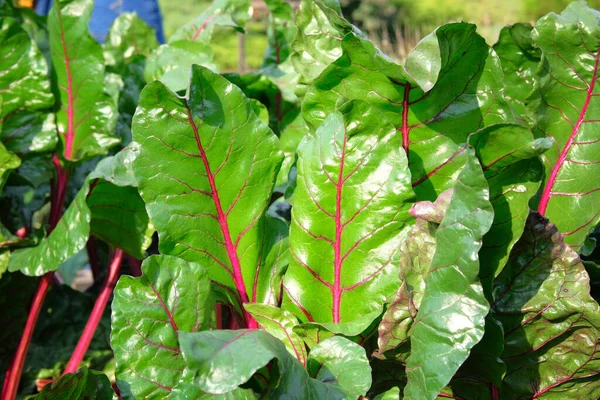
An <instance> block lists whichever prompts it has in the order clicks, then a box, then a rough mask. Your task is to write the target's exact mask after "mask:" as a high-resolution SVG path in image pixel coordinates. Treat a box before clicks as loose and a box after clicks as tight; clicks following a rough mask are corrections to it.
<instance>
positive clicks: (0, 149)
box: [0, 143, 21, 190]
mask: <svg viewBox="0 0 600 400" xmlns="http://www.w3.org/2000/svg"><path fill="white" fill-rule="evenodd" d="M19 165H21V160H20V159H19V157H17V156H15V155H14V154H13V153H11V152H10V151H8V150H6V147H4V145H2V143H0V190H2V188H3V187H4V184H5V183H6V180H7V179H8V175H9V171H11V170H13V169H15V168H18V167H19Z"/></svg>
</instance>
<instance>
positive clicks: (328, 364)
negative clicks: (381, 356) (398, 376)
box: [306, 336, 371, 399]
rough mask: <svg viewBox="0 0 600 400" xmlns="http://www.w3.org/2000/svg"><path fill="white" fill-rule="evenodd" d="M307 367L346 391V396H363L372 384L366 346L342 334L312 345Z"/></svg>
mask: <svg viewBox="0 0 600 400" xmlns="http://www.w3.org/2000/svg"><path fill="white" fill-rule="evenodd" d="M306 369H307V370H308V373H309V374H310V375H311V376H312V377H314V378H315V379H318V380H320V381H321V382H323V383H325V384H326V385H330V386H332V387H334V388H335V389H336V390H338V391H340V392H342V393H345V394H346V396H347V398H348V399H355V398H360V397H361V396H364V395H365V394H366V393H367V390H369V388H370V387H371V367H370V366H369V360H367V355H366V354H365V349H363V348H362V347H361V346H359V345H358V344H356V343H352V342H351V341H349V340H348V339H346V338H343V337H341V336H334V337H332V338H329V339H326V340H324V341H322V342H321V343H319V344H318V345H316V346H315V347H313V348H312V349H311V351H310V355H309V357H308V362H307V365H306Z"/></svg>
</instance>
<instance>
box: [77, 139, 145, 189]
mask: <svg viewBox="0 0 600 400" xmlns="http://www.w3.org/2000/svg"><path fill="white" fill-rule="evenodd" d="M138 153H139V145H138V144H137V143H135V142H132V143H131V144H129V145H128V146H127V147H125V148H123V149H122V150H121V151H119V152H118V153H117V154H115V155H114V156H110V157H106V158H103V159H102V160H100V162H98V164H96V168H95V169H94V171H92V172H91V173H90V175H89V176H88V179H90V180H91V179H97V178H101V179H104V180H105V181H107V182H110V183H112V184H113V185H117V186H132V187H137V181H136V180H135V176H134V174H133V160H135V158H136V157H137V154H138Z"/></svg>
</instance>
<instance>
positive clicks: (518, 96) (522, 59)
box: [494, 23, 541, 120]
mask: <svg viewBox="0 0 600 400" xmlns="http://www.w3.org/2000/svg"><path fill="white" fill-rule="evenodd" d="M532 30H533V27H532V26H531V24H527V23H518V24H514V25H510V26H505V27H504V28H502V30H501V31H500V36H499V37H498V42H497V43H496V44H495V45H494V51H495V52H496V54H498V57H499V58H500V63H501V65H502V72H504V96H505V97H506V99H507V100H509V102H510V105H511V106H512V107H513V108H514V110H515V112H516V114H517V115H520V116H521V117H523V118H525V119H527V120H529V117H528V116H527V105H526V100H527V98H528V97H529V95H530V94H531V92H532V91H533V87H534V85H535V84H536V83H537V80H538V76H537V74H536V70H537V67H538V64H539V63H540V59H541V52H540V50H539V49H538V48H536V47H534V46H533V43H532V40H531V31H532Z"/></svg>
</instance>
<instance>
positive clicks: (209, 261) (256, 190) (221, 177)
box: [133, 66, 282, 317]
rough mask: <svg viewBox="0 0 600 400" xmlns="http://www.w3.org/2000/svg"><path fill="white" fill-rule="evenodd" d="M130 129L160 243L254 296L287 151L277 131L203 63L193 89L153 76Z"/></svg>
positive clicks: (240, 293)
mask: <svg viewBox="0 0 600 400" xmlns="http://www.w3.org/2000/svg"><path fill="white" fill-rule="evenodd" d="M133 133H134V139H135V141H136V142H138V143H139V144H140V152H139V155H138V156H137V158H136V159H135V161H134V163H133V166H134V171H135V175H136V178H137V181H138V183H139V190H140V194H141V195H142V198H143V199H144V201H145V202H146V209H147V211H148V214H149V215H150V219H151V221H152V222H153V224H154V226H155V227H156V229H157V231H158V233H159V238H160V244H159V248H160V251H161V253H163V254H171V255H175V256H178V257H181V258H184V259H186V260H188V261H193V262H198V263H200V264H202V265H204V266H206V267H207V269H208V271H209V274H210V276H211V279H213V280H214V281H216V282H217V284H218V285H220V286H222V287H224V288H225V290H229V291H230V292H232V293H233V294H234V296H236V297H237V298H238V299H239V301H240V302H241V303H247V302H248V301H249V300H250V299H251V298H252V297H253V288H254V287H255V279H256V278H255V274H256V270H257V265H258V263H259V258H260V254H261V248H260V246H257V244H258V243H260V242H261V241H262V237H263V228H264V225H263V222H264V220H263V215H264V213H265V211H266V209H267V206H268V202H269V199H270V195H271V189H272V187H273V184H274V181H275V176H276V174H277V171H278V169H279V165H280V163H281V159H282V155H281V151H280V150H279V148H278V147H279V146H278V143H277V137H276V136H275V135H274V134H273V132H272V131H271V130H270V129H269V128H268V127H267V126H266V125H264V123H262V122H261V121H260V120H259V119H258V117H257V116H256V114H255V113H254V110H252V108H251V106H250V102H249V101H248V100H247V99H246V97H245V96H244V95H243V93H242V92H241V90H239V89H238V88H237V87H235V86H233V85H232V84H231V83H229V82H228V81H227V80H226V79H225V78H223V77H221V76H219V75H216V74H214V73H212V72H210V71H209V70H207V69H205V68H202V67H199V66H194V67H192V79H191V83H190V88H189V95H188V97H187V98H181V97H178V96H177V95H175V94H174V93H172V92H171V91H169V90H168V89H167V88H166V87H165V86H164V85H163V84H162V83H160V82H153V83H151V84H149V85H148V86H146V88H145V89H144V91H143V92H142V95H141V98H140V107H139V109H138V112H137V113H136V116H135V118H134V131H133ZM248 317H249V316H248Z"/></svg>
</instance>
